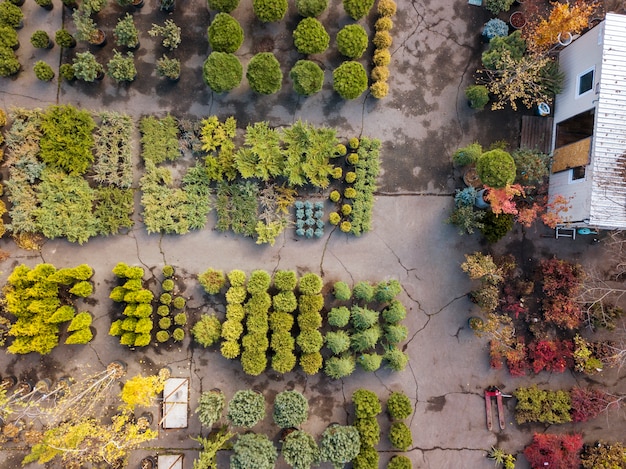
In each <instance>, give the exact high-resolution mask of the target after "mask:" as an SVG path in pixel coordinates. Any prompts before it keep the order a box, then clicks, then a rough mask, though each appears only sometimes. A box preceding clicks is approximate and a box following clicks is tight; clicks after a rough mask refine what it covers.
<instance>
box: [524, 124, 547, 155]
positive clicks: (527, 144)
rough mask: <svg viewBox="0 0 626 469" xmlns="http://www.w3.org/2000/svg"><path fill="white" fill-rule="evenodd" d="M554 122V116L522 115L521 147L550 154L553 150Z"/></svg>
mask: <svg viewBox="0 0 626 469" xmlns="http://www.w3.org/2000/svg"><path fill="white" fill-rule="evenodd" d="M552 122H553V118H552V117H540V116H522V132H521V137H520V144H519V146H520V148H528V149H531V150H539V151H540V152H542V153H546V154H549V153H550V151H551V150H552Z"/></svg>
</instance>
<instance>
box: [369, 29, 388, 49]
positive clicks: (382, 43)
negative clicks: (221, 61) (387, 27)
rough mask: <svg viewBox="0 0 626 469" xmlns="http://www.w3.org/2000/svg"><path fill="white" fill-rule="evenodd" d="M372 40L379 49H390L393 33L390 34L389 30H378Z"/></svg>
mask: <svg viewBox="0 0 626 469" xmlns="http://www.w3.org/2000/svg"><path fill="white" fill-rule="evenodd" d="M372 42H373V43H374V45H375V46H376V48H377V49H388V48H389V47H391V44H392V43H393V39H392V37H391V34H389V31H376V33H375V34H374V39H372Z"/></svg>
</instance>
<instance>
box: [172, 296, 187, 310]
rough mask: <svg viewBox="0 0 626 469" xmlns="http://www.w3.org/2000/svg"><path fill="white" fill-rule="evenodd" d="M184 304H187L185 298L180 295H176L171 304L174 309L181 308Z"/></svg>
mask: <svg viewBox="0 0 626 469" xmlns="http://www.w3.org/2000/svg"><path fill="white" fill-rule="evenodd" d="M186 304H187V301H185V299H184V298H183V297H182V296H177V297H176V298H174V300H173V301H172V306H173V307H174V308H176V309H183V308H184V307H185V305H186Z"/></svg>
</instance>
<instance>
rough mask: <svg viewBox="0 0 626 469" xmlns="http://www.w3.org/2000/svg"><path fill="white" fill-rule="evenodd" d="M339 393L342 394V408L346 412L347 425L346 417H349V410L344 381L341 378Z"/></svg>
mask: <svg viewBox="0 0 626 469" xmlns="http://www.w3.org/2000/svg"><path fill="white" fill-rule="evenodd" d="M341 395H342V396H343V410H344V411H345V412H346V425H347V424H348V417H350V412H348V399H347V398H346V389H345V382H344V381H343V378H342V379H341Z"/></svg>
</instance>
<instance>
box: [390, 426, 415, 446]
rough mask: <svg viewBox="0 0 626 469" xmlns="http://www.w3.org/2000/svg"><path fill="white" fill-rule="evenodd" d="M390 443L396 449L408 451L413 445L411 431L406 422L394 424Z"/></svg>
mask: <svg viewBox="0 0 626 469" xmlns="http://www.w3.org/2000/svg"><path fill="white" fill-rule="evenodd" d="M389 441H390V442H391V445H392V446H393V447H394V448H397V449H399V450H400V451H406V450H407V449H409V448H410V447H411V445H412V444H413V436H412V435H411V429H410V428H409V427H407V426H406V424H405V423H404V422H394V423H392V424H391V429H390V430H389Z"/></svg>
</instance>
